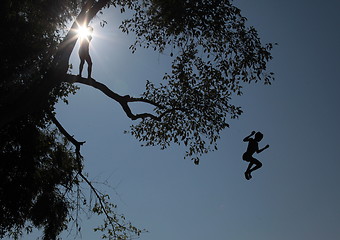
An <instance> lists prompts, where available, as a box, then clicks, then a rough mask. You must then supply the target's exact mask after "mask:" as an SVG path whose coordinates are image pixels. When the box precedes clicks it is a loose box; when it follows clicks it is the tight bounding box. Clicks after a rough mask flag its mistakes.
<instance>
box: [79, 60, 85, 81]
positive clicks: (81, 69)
mask: <svg viewBox="0 0 340 240" xmlns="http://www.w3.org/2000/svg"><path fill="white" fill-rule="evenodd" d="M84 63H85V60H84V59H83V58H80V64H79V76H80V77H81V74H82V72H83V67H84Z"/></svg>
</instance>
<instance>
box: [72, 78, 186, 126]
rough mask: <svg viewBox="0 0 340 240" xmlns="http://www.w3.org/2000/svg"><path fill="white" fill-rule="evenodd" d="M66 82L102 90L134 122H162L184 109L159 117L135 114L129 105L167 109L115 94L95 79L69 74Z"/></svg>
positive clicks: (149, 102)
mask: <svg viewBox="0 0 340 240" xmlns="http://www.w3.org/2000/svg"><path fill="white" fill-rule="evenodd" d="M66 81H67V82H69V83H81V84H85V85H88V86H91V87H94V88H96V89H98V90H100V91H101V92H102V93H104V94H105V95H106V96H108V97H109V98H111V99H113V100H115V101H116V102H118V103H119V104H120V105H121V107H122V108H123V110H124V112H125V113H126V115H127V116H128V117H129V118H130V119H132V120H136V119H145V118H151V119H153V120H156V121H161V119H162V117H164V116H165V115H166V114H168V113H170V112H174V111H176V110H182V109H179V108H174V109H167V110H165V111H164V112H163V113H162V114H160V115H159V116H156V115H154V114H151V113H140V114H133V113H132V111H131V108H130V107H129V105H128V103H131V102H143V103H148V104H150V105H153V106H155V107H157V108H159V109H165V107H164V106H162V105H161V104H158V103H156V102H153V101H151V100H148V99H145V98H134V97H130V96H129V95H125V96H121V95H119V94H117V93H115V92H113V91H112V90H111V89H109V88H108V87H107V86H106V85H105V84H103V83H100V82H97V81H96V80H94V79H93V78H91V79H88V78H83V77H79V76H76V75H71V74H68V75H67V79H66Z"/></svg>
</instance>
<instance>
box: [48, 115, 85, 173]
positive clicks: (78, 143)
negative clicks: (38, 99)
mask: <svg viewBox="0 0 340 240" xmlns="http://www.w3.org/2000/svg"><path fill="white" fill-rule="evenodd" d="M50 118H51V121H52V122H53V123H54V125H56V127H57V128H58V129H59V131H60V132H61V134H63V135H64V136H65V137H66V138H67V140H69V141H70V142H71V143H72V144H73V145H74V146H75V147H76V157H77V163H78V171H79V172H80V171H81V162H80V160H81V159H82V156H81V154H80V147H81V146H82V145H83V144H84V143H85V141H84V142H78V141H77V140H76V139H75V138H74V137H73V136H71V135H70V134H69V133H68V132H67V131H66V129H65V128H64V127H63V126H62V125H61V123H60V122H59V121H58V120H57V119H56V117H55V116H54V115H53V114H52V113H51V114H50Z"/></svg>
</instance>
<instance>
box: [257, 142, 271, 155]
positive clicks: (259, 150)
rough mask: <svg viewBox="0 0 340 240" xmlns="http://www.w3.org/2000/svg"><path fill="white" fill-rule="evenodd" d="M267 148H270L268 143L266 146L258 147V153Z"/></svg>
mask: <svg viewBox="0 0 340 240" xmlns="http://www.w3.org/2000/svg"><path fill="white" fill-rule="evenodd" d="M267 148H269V145H268V144H267V145H266V146H265V147H264V148H262V149H258V150H257V151H256V153H260V152H262V151H263V150H266V149H267Z"/></svg>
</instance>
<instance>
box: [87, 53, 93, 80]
mask: <svg viewBox="0 0 340 240" xmlns="http://www.w3.org/2000/svg"><path fill="white" fill-rule="evenodd" d="M86 62H87V78H88V79H90V78H91V74H92V59H91V57H90V55H87V56H86Z"/></svg>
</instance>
